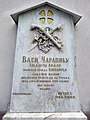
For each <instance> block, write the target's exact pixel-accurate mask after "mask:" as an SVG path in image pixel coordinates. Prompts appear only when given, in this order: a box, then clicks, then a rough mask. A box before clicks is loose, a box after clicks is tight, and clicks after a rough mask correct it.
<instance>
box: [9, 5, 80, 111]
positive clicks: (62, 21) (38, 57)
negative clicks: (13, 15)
mask: <svg viewBox="0 0 90 120" xmlns="http://www.w3.org/2000/svg"><path fill="white" fill-rule="evenodd" d="M42 10H45V13H46V15H47V13H48V11H49V10H50V11H52V13H53V15H52V16H49V17H48V16H43V17H45V20H46V21H45V23H41V22H40V20H39V19H40V18H42V16H41V15H40V14H39V13H40V12H41V11H42ZM50 17H51V18H52V19H53V22H52V23H51V24H48V22H47V19H48V18H50ZM32 24H35V25H40V26H41V27H42V28H43V29H45V28H46V27H50V28H52V29H55V28H56V27H57V26H59V25H61V26H63V28H62V30H61V31H56V32H55V33H54V35H55V36H58V38H60V39H61V42H62V44H63V45H64V47H63V50H62V51H63V52H62V51H61V50H60V49H58V47H57V46H56V45H55V44H54V43H53V42H52V41H51V40H50V43H51V44H52V45H53V46H51V48H50V51H49V52H48V53H46V54H45V53H44V52H43V51H42V50H40V49H39V46H36V47H35V45H36V44H32V41H33V40H34V37H35V35H38V32H37V30H34V31H31V30H30V28H31V26H32ZM34 47H35V48H34ZM33 48H34V49H33ZM30 50H31V51H30ZM33 65H34V67H33ZM49 66H50V67H49ZM40 77H41V78H40ZM10 108H11V109H10V111H11V112H64V111H68V112H69V111H80V106H79V97H78V91H77V83H76V74H75V53H74V25H73V18H72V16H70V15H68V14H67V13H64V12H62V11H58V10H57V9H55V8H53V7H50V6H48V5H46V6H42V7H39V8H37V9H33V10H31V11H28V12H26V13H23V14H20V15H19V19H18V32H17V42H16V54H15V64H14V74H13V85H12V95H11V106H10Z"/></svg>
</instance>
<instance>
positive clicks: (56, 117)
mask: <svg viewBox="0 0 90 120" xmlns="http://www.w3.org/2000/svg"><path fill="white" fill-rule="evenodd" d="M3 120H87V117H86V116H85V115H84V113H83V112H66V113H7V114H6V115H5V116H4V117H3Z"/></svg>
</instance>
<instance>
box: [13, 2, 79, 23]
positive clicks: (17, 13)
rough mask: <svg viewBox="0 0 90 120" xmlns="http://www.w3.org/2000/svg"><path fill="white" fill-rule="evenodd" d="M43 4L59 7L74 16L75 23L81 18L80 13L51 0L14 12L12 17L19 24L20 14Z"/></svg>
mask: <svg viewBox="0 0 90 120" xmlns="http://www.w3.org/2000/svg"><path fill="white" fill-rule="evenodd" d="M43 5H49V6H51V7H53V8H55V9H58V10H60V11H62V12H65V13H67V14H69V15H71V16H73V21H74V25H76V24H77V22H78V21H79V20H80V19H81V16H80V15H78V14H76V13H73V12H71V11H69V10H67V9H65V8H62V7H61V6H59V5H56V4H54V3H51V2H42V3H39V4H37V5H34V6H31V7H30V8H27V9H24V10H22V11H19V12H16V13H14V14H12V15H11V17H12V18H13V20H14V21H15V23H16V24H18V16H19V15H20V14H22V13H25V12H28V11H30V10H33V9H35V8H38V7H41V6H43Z"/></svg>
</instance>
